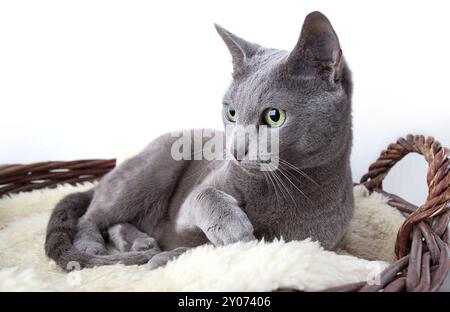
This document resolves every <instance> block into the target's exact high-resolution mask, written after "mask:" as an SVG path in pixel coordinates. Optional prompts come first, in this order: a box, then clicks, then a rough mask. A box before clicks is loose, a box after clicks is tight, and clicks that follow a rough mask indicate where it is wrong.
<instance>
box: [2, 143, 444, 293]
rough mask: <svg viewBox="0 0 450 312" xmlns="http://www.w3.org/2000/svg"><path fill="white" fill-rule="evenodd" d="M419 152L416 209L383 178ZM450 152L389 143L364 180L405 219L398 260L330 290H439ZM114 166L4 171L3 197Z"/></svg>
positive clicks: (85, 163) (51, 165)
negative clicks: (422, 168) (421, 187)
mask: <svg viewBox="0 0 450 312" xmlns="http://www.w3.org/2000/svg"><path fill="white" fill-rule="evenodd" d="M412 152H414V153H418V154H421V155H423V156H424V157H425V160H426V161H427V162H428V173H427V183H428V197H427V200H426V202H425V203H424V204H423V205H422V206H420V207H417V206H415V205H413V204H411V203H409V202H407V201H405V200H404V199H402V198H400V197H398V196H396V195H393V194H390V193H388V192H385V191H384V190H383V188H382V182H383V179H384V177H385V176H386V175H387V174H388V172H389V170H390V169H391V168H392V167H393V166H394V165H395V164H396V163H397V162H398V161H399V160H401V159H402V158H403V157H404V156H405V155H406V154H408V153H412ZM449 156H450V150H449V149H447V148H444V147H442V146H441V145H440V143H439V142H438V141H435V140H434V138H432V137H427V138H425V137H424V136H420V135H418V136H413V135H408V136H406V138H400V139H398V140H397V142H396V143H393V144H390V145H389V146H388V148H387V149H386V150H384V151H383V152H381V154H380V157H379V158H378V159H377V161H375V162H374V163H373V164H372V165H371V166H370V167H369V172H368V173H367V174H366V175H364V176H363V177H362V178H361V181H360V183H361V184H363V185H365V186H366V187H367V188H368V189H369V191H370V192H379V193H382V194H384V195H385V196H387V197H388V198H389V201H388V203H389V204H390V205H391V206H392V207H395V208H397V209H398V210H399V211H400V212H401V213H402V214H403V215H404V216H405V217H406V220H405V222H404V224H403V225H402V227H401V228H400V230H399V232H398V235H397V242H396V246H395V254H396V256H397V259H398V260H397V261H396V262H394V263H393V264H391V265H390V266H389V267H388V268H387V269H386V270H384V271H383V272H382V273H381V276H380V279H379V280H380V281H381V283H380V284H379V285H369V284H367V283H365V282H361V283H355V284H348V285H342V286H339V287H335V288H332V289H328V290H327V291H365V292H374V291H381V290H382V291H389V292H392V291H436V290H438V289H439V288H440V287H441V285H442V283H443V282H444V280H445V278H446V277H447V273H448V270H449V231H448V230H447V227H448V224H449V221H450V159H449ZM114 167H115V160H114V159H111V160H80V161H70V162H61V161H59V162H43V163H35V164H30V165H6V166H0V197H1V196H3V195H5V194H12V193H19V192H24V191H32V190H35V189H41V188H47V187H50V188H52V187H56V186H57V185H59V184H63V183H70V184H77V183H81V182H86V181H94V180H97V179H99V178H101V177H102V176H103V175H104V174H106V173H107V172H109V171H110V170H112V169H113V168H114Z"/></svg>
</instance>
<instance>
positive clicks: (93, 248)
mask: <svg viewBox="0 0 450 312" xmlns="http://www.w3.org/2000/svg"><path fill="white" fill-rule="evenodd" d="M74 245H75V248H77V249H78V250H79V251H81V252H85V253H87V254H90V255H106V254H107V253H108V251H107V249H106V247H105V245H103V244H101V243H99V242H91V241H79V242H75V244H74Z"/></svg>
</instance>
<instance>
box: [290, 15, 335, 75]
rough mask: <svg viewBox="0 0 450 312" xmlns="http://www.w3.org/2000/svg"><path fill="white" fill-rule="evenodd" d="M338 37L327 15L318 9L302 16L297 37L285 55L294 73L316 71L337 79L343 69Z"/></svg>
mask: <svg viewBox="0 0 450 312" xmlns="http://www.w3.org/2000/svg"><path fill="white" fill-rule="evenodd" d="M343 63H344V61H343V57H342V51H341V47H340V44H339V39H338V36H337V35H336V33H335V32H334V29H333V26H331V23H330V21H329V20H328V18H327V17H326V16H325V15H323V14H322V13H320V12H312V13H310V14H308V16H306V18H305V21H304V23H303V27H302V31H301V34H300V38H299V40H298V42H297V45H296V46H295V48H294V49H293V50H292V52H291V53H290V55H289V58H288V66H289V69H290V70H291V71H292V72H294V73H296V74H300V73H301V74H303V75H320V76H322V77H323V76H325V77H327V78H329V79H333V80H334V81H337V80H339V79H340V78H341V75H342V71H343Z"/></svg>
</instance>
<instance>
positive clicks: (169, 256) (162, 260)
mask: <svg viewBox="0 0 450 312" xmlns="http://www.w3.org/2000/svg"><path fill="white" fill-rule="evenodd" d="M188 249H189V248H187V247H178V248H175V249H172V250H169V251H163V252H160V253H158V254H156V255H154V256H153V257H152V258H151V259H150V261H149V262H148V263H147V265H148V267H149V269H150V270H153V269H156V268H158V267H160V266H163V265H166V264H167V262H169V261H170V260H173V259H175V258H177V257H178V256H180V255H181V254H183V253H184V252H185V251H186V250H188Z"/></svg>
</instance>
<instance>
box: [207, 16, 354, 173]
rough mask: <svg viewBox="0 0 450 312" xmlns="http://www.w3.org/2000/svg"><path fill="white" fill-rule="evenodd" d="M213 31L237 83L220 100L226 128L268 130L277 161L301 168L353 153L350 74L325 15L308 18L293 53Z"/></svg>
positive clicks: (235, 146) (233, 151) (234, 149)
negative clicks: (275, 139) (276, 144)
mask: <svg viewBox="0 0 450 312" xmlns="http://www.w3.org/2000/svg"><path fill="white" fill-rule="evenodd" d="M216 29H217V31H218V33H219V34H220V36H221V37H222V39H223V40H224V41H225V43H226V45H227V47H228V49H229V51H230V53H231V56H232V63H233V80H232V83H231V86H230V87H229V89H228V91H227V92H226V94H225V96H224V98H223V106H224V107H223V121H224V124H225V126H226V127H227V128H230V127H231V128H232V129H233V128H235V127H236V126H244V127H247V126H255V127H257V126H259V125H268V126H269V127H270V129H269V132H271V133H276V134H278V138H279V156H280V158H282V159H285V160H287V161H289V162H291V163H292V162H295V163H296V165H297V166H301V167H304V168H306V167H314V166H317V165H320V164H322V163H326V162H328V161H330V160H331V159H333V158H335V157H337V155H341V154H342V152H343V151H344V150H345V149H349V148H350V145H351V105H350V99H351V94H352V83H351V77H350V71H349V69H348V67H347V65H346V62H345V60H344V57H343V54H342V50H341V47H340V44H339V40H338V37H337V35H336V33H335V32H334V30H333V27H332V26H331V24H330V22H329V21H328V19H327V18H326V17H325V16H324V15H323V14H321V13H320V12H313V13H310V14H309V15H308V16H307V17H306V18H305V21H304V24H303V28H302V30H301V34H300V38H299V40H298V42H297V44H296V45H295V47H294V49H293V50H292V51H291V52H287V51H282V50H277V49H269V48H264V47H262V46H260V45H258V44H255V43H251V42H248V41H246V40H244V39H242V38H239V37H237V36H236V35H234V34H232V33H230V32H229V31H227V30H225V29H223V28H222V27H220V26H218V25H216ZM232 140H233V138H232ZM240 141H241V142H246V143H244V145H245V144H248V141H247V140H240ZM247 147H248V146H247ZM247 147H246V146H242V144H241V146H240V145H239V144H231V145H230V152H231V154H232V155H236V156H237V158H239V157H238V155H237V154H239V153H237V150H239V151H241V152H242V150H245V149H246V148H247ZM244 153H245V151H244ZM240 155H242V154H240ZM241 164H242V165H244V160H243V161H242V162H241Z"/></svg>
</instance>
